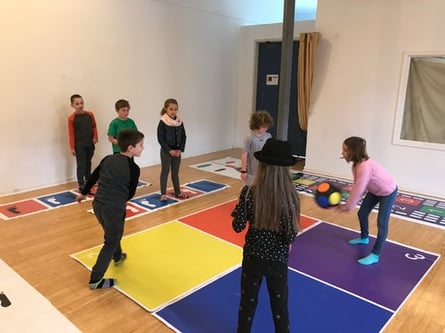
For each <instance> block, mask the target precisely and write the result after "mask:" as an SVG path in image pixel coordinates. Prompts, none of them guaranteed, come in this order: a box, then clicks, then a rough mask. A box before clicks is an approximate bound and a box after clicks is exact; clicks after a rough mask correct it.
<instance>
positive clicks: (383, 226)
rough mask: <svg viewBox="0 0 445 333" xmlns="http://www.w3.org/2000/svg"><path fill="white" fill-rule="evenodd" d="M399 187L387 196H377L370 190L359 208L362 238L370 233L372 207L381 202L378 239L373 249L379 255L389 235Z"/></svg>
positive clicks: (378, 216)
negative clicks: (390, 218)
mask: <svg viewBox="0 0 445 333" xmlns="http://www.w3.org/2000/svg"><path fill="white" fill-rule="evenodd" d="M396 196H397V188H396V189H395V190H394V192H392V193H391V194H388V195H386V196H377V195H374V194H372V193H370V192H368V193H366V195H365V198H364V199H363V201H362V204H361V205H360V209H359V210H358V213H357V215H358V219H359V221H360V230H361V234H360V237H361V238H366V237H368V235H369V214H370V213H371V211H372V209H373V208H374V207H375V206H376V205H377V204H379V212H378V214H377V228H378V232H377V239H376V241H375V244H374V248H373V249H372V253H374V254H377V255H379V254H380V252H381V251H382V248H383V244H384V243H385V240H386V238H387V236H388V226H389V217H390V215H391V209H392V206H393V204H394V201H395V200H396Z"/></svg>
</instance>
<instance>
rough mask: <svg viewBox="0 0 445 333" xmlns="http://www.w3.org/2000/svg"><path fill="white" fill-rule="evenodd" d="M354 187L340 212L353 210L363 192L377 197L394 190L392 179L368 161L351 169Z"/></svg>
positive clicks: (394, 185) (394, 183)
mask: <svg viewBox="0 0 445 333" xmlns="http://www.w3.org/2000/svg"><path fill="white" fill-rule="evenodd" d="M352 175H353V177H354V185H352V189H351V192H350V194H349V198H348V201H347V202H346V204H345V205H344V206H343V207H342V208H343V209H342V210H351V209H353V208H354V207H355V206H356V205H357V203H358V202H359V200H360V198H361V197H362V195H363V193H364V192H365V191H368V192H371V193H372V194H374V195H377V196H385V195H388V194H391V193H392V192H394V190H395V189H396V186H397V184H396V182H395V180H394V178H393V177H392V176H391V175H390V174H389V173H388V172H386V170H385V169H383V167H382V166H380V165H379V164H378V163H377V162H376V161H374V160H371V159H368V160H366V161H363V162H361V163H358V164H357V165H356V166H353V167H352Z"/></svg>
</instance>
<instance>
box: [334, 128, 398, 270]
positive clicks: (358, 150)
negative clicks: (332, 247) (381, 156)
mask: <svg viewBox="0 0 445 333" xmlns="http://www.w3.org/2000/svg"><path fill="white" fill-rule="evenodd" d="M342 156H343V158H344V159H345V161H346V162H348V163H349V162H352V175H353V179H354V184H353V186H352V189H351V192H350V195H349V198H348V201H347V202H346V204H344V205H340V206H338V207H337V210H338V211H339V212H349V211H351V210H352V209H354V208H355V206H356V205H357V203H358V202H359V200H360V198H361V197H362V195H363V193H365V192H366V195H365V197H364V199H363V201H362V204H361V205H360V208H359V210H358V219H359V221H360V230H361V233H360V237H359V238H355V239H351V240H350V241H349V244H351V245H360V244H368V243H369V215H370V213H371V211H372V209H373V208H374V207H375V206H376V205H377V204H379V212H378V215H377V228H378V233H377V239H376V241H375V244H374V247H373V249H372V252H371V253H370V254H369V255H368V256H366V257H364V258H361V259H359V260H358V262H359V263H360V264H362V265H371V264H375V263H377V262H378V261H379V256H380V252H381V250H382V247H383V244H384V242H385V240H386V237H387V236H388V224H389V217H390V215H391V210H392V206H393V204H394V201H395V199H396V196H397V184H396V182H395V180H394V178H393V177H392V176H391V175H390V174H388V172H386V170H385V169H383V167H381V166H380V165H379V164H378V163H377V162H375V161H374V160H372V159H370V158H369V156H368V154H367V152H366V140H365V139H362V138H359V137H356V136H352V137H349V138H347V139H346V140H345V141H344V142H343V146H342Z"/></svg>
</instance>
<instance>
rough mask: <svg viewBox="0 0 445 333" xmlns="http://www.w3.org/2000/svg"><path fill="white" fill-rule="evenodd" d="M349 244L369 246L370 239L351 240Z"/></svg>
mask: <svg viewBox="0 0 445 333" xmlns="http://www.w3.org/2000/svg"><path fill="white" fill-rule="evenodd" d="M349 244H351V245H358V244H364V245H366V244H369V238H368V237H366V238H360V237H359V238H354V239H351V240H350V241H349Z"/></svg>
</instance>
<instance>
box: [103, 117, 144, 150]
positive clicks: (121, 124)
mask: <svg viewBox="0 0 445 333" xmlns="http://www.w3.org/2000/svg"><path fill="white" fill-rule="evenodd" d="M126 128H134V129H135V130H137V127H136V123H135V122H134V121H133V119H130V118H127V119H125V120H122V119H119V118H114V119H113V120H112V121H111V123H110V126H108V132H107V135H109V136H112V137H113V138H115V139H117V135H118V134H119V132H120V131H121V130H123V129H126ZM112 146H113V153H119V152H120V151H121V150H120V148H119V146H118V145H115V144H114V143H113V144H112Z"/></svg>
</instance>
